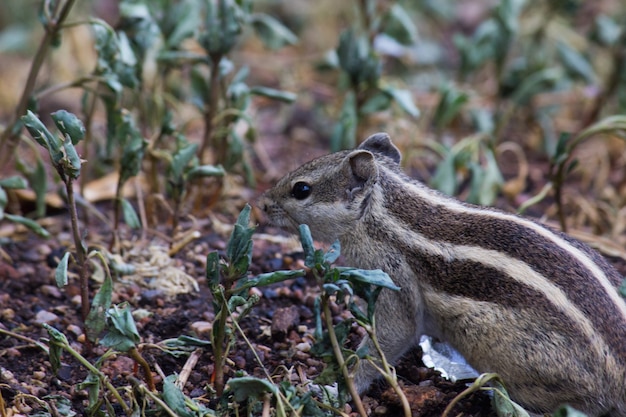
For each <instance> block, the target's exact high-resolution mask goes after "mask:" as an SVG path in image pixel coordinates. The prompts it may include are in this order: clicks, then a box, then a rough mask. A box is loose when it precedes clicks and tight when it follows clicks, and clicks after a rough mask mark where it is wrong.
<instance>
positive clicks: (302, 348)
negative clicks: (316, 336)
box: [296, 342, 311, 352]
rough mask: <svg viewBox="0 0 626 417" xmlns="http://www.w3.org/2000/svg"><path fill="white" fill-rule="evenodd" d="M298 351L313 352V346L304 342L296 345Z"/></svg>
mask: <svg viewBox="0 0 626 417" xmlns="http://www.w3.org/2000/svg"><path fill="white" fill-rule="evenodd" d="M296 350H298V351H299V352H309V351H310V350H311V344H310V343H309V342H302V343H298V344H297V345H296Z"/></svg>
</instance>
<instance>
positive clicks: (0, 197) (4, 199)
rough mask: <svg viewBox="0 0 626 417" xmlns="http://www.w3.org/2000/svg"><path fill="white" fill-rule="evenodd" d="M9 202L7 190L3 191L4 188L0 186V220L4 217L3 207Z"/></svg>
mask: <svg viewBox="0 0 626 417" xmlns="http://www.w3.org/2000/svg"><path fill="white" fill-rule="evenodd" d="M8 202H9V196H8V195H7V192H6V191H4V188H2V187H0V220H2V219H3V218H4V208H5V207H6V206H7V203H8Z"/></svg>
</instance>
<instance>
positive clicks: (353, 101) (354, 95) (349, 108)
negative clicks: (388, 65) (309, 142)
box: [327, 0, 419, 151]
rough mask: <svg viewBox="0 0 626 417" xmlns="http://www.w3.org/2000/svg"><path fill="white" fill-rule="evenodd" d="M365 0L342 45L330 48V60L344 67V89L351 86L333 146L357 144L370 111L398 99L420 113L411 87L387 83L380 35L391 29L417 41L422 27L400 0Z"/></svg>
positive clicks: (409, 40) (406, 39)
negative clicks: (376, 43) (418, 28)
mask: <svg viewBox="0 0 626 417" xmlns="http://www.w3.org/2000/svg"><path fill="white" fill-rule="evenodd" d="M391 3H392V4H390V5H387V4H386V2H382V1H381V2H379V1H376V0H363V1H359V2H357V9H358V11H357V13H358V17H357V20H356V21H357V23H356V24H355V25H354V26H353V27H351V28H348V29H345V30H344V31H343V32H342V33H341V34H340V35H339V42H338V45H337V48H336V50H334V51H331V53H330V54H329V59H328V62H327V63H328V64H329V65H330V66H331V67H333V68H337V69H340V71H341V76H342V78H341V81H340V83H341V84H340V86H341V88H342V89H345V90H347V92H346V94H345V96H344V101H343V106H342V108H341V113H340V115H339V120H338V122H337V123H336V125H335V127H334V129H333V132H332V136H331V150H332V151H337V150H340V149H351V148H354V147H355V146H356V144H357V137H360V136H362V135H361V133H362V132H360V131H359V129H360V128H362V127H363V126H362V123H361V122H362V119H363V117H364V116H366V115H368V114H371V113H374V112H379V111H382V110H386V109H388V108H390V107H391V104H392V103H394V102H395V103H396V104H398V105H399V106H400V107H401V108H402V110H404V111H405V113H407V114H408V115H409V116H411V117H413V118H416V117H418V116H419V110H418V108H417V107H416V106H415V103H414V102H413V98H412V96H411V93H410V92H409V91H408V90H404V89H399V88H395V87H393V86H391V85H386V84H385V83H384V82H383V80H382V77H381V74H382V61H381V57H380V56H379V55H378V53H376V52H375V50H374V39H375V37H376V36H377V35H379V34H383V33H384V34H385V35H387V36H389V37H391V38H393V39H394V40H395V41H397V42H398V43H400V44H403V45H412V44H413V43H414V42H415V40H416V33H417V32H416V29H415V27H414V24H413V22H412V21H411V20H410V19H409V18H407V16H408V14H407V12H406V10H404V8H403V7H402V5H401V4H400V3H399V2H391Z"/></svg>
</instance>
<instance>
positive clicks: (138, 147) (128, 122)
mask: <svg viewBox="0 0 626 417" xmlns="http://www.w3.org/2000/svg"><path fill="white" fill-rule="evenodd" d="M117 134H118V141H119V143H120V144H121V145H122V146H123V150H122V158H121V161H120V166H121V168H120V179H119V183H120V185H122V184H124V183H125V182H126V181H128V179H129V178H131V177H134V176H135V175H137V174H138V173H139V170H140V169H141V163H142V161H143V157H144V152H145V150H146V147H147V146H148V143H147V142H146V141H145V140H144V138H143V136H142V135H141V132H140V131H139V129H138V128H137V126H136V125H135V121H134V119H133V117H132V115H131V114H130V113H129V112H127V111H124V112H123V113H122V120H121V125H120V126H119V129H118V132H117Z"/></svg>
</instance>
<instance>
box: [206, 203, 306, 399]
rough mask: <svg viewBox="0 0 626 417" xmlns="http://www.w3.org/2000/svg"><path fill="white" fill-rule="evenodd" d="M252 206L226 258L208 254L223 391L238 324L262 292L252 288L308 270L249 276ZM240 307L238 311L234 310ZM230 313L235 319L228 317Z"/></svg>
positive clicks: (232, 238) (215, 346)
mask: <svg viewBox="0 0 626 417" xmlns="http://www.w3.org/2000/svg"><path fill="white" fill-rule="evenodd" d="M250 210H251V208H250V206H249V205H246V206H245V207H244V208H243V210H242V211H241V213H240V214H239V217H238V218H237V222H236V223H235V225H234V226H233V231H232V233H231V236H230V239H229V240H228V245H227V247H226V257H225V259H220V256H219V254H218V253H217V252H211V253H209V254H208V255H207V262H206V278H207V282H208V284H209V289H210V290H211V293H212V294H213V310H214V312H215V319H214V323H213V329H212V332H211V345H212V346H213V355H214V357H215V363H216V365H215V371H214V374H215V390H216V392H217V394H218V395H220V396H221V395H222V393H223V390H224V386H225V381H224V369H223V367H224V364H225V361H226V358H227V357H228V352H229V350H230V348H231V347H232V345H233V344H234V342H235V333H236V331H235V327H236V326H237V325H238V324H237V323H238V322H239V321H240V320H241V319H242V318H243V317H245V316H246V315H247V314H248V313H249V311H250V309H251V308H252V307H253V306H254V304H256V302H257V301H258V296H255V295H250V293H249V292H248V289H249V288H251V287H253V286H254V287H259V286H261V285H270V284H274V283H278V282H282V281H284V280H286V279H290V278H295V277H298V276H302V275H304V271H301V270H300V271H276V272H272V273H269V274H262V275H259V276H257V277H255V278H249V277H248V268H249V267H250V262H251V260H252V234H253V233H254V227H250V226H249V224H250ZM235 310H237V311H238V313H239V314H238V315H237V316H233V315H232V313H233V312H234V311H235ZM229 317H230V319H231V321H230V322H229V321H228V320H227V319H228V318H229Z"/></svg>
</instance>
